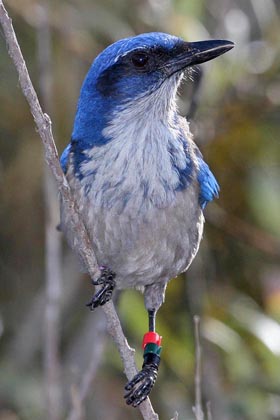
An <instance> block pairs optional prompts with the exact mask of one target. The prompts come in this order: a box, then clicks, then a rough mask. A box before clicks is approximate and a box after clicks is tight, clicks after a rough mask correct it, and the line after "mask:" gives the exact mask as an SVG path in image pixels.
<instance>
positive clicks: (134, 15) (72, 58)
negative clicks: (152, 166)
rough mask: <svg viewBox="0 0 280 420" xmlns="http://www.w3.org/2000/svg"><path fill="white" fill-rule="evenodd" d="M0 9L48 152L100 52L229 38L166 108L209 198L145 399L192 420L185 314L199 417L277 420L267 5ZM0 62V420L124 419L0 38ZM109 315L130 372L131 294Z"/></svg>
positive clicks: (274, 65) (274, 52)
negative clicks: (128, 40)
mask: <svg viewBox="0 0 280 420" xmlns="http://www.w3.org/2000/svg"><path fill="white" fill-rule="evenodd" d="M5 4H6V6H7V8H8V10H9V13H10V15H11V17H12V18H13V24H14V27H15V30H16V32H17V36H18V39H19V42H20V44H21V47H22V51H23V54H24V57H25V60H26V62H27V65H28V68H29V71H30V75H31V78H32V81H33V83H34V85H35V87H36V90H37V91H38V95H39V97H40V100H41V103H42V104H43V106H44V110H46V111H47V112H48V113H49V114H50V116H51V118H52V121H53V129H54V133H55V139H56V142H57V147H58V150H59V152H60V153H61V151H62V150H63V148H64V146H65V145H66V144H67V143H68V141H69V139H70V136H71V130H72V122H73V117H74V113H75V107H76V102H77V97H78V94H79V89H80V85H81V83H82V80H83V78H84V76H85V74H86V72H87V69H88V67H89V66H90V63H91V61H92V60H93V58H94V57H95V56H96V55H97V54H98V53H99V52H100V51H101V50H102V49H103V48H105V47H106V46H107V45H108V44H110V43H112V42H114V41H116V40H118V39H120V38H123V37H126V36H131V35H134V34H138V33H141V32H149V31H163V32H168V33H172V34H174V35H177V36H180V37H182V38H184V39H186V40H190V41H195V40H202V39H209V38H221V39H223V38H225V39H229V40H232V41H234V42H235V43H236V47H235V49H234V50H232V51H231V52H230V53H228V54H226V55H225V56H222V57H220V58H219V59H217V60H214V61H213V62H210V63H209V64H206V65H204V66H203V70H204V71H203V77H202V81H201V84H200V86H199V89H198V90H197V89H194V87H195V86H196V84H195V82H191V81H187V82H186V83H185V85H184V86H182V88H181V91H180V96H179V98H178V102H179V105H180V109H181V112H182V113H183V115H186V114H187V113H188V112H189V110H190V107H191V115H190V116H191V128H192V131H193V133H194V134H195V140H196V142H197V144H198V145H199V147H200V148H201V150H202V152H203V154H204V156H205V159H206V161H207V162H208V163H209V164H210V166H211V168H212V169H213V171H214V173H215V175H216V177H217V179H218V181H219V183H220V186H221V194H220V198H219V200H216V201H215V203H212V204H210V205H208V208H207V211H206V229H205V235H204V240H203V243H202V245H201V248H200V252H199V255H198V256H197V258H196V260H195V262H194V263H193V265H192V267H191V269H190V270H189V271H188V273H187V274H186V275H182V276H181V277H180V278H178V279H176V280H173V281H172V282H171V283H170V284H169V287H168V289H167V295H166V302H165V304H164V306H163V307H162V309H161V310H160V312H159V315H158V326H157V330H158V332H159V333H161V334H162V335H163V337H164V342H163V345H164V348H163V352H162V363H161V370H160V375H159V379H158V382H157V385H156V387H155V388H154V390H153V392H152V395H151V399H152V402H153V405H154V408H155V410H156V411H157V412H158V413H159V415H160V418H161V419H171V418H172V417H173V415H174V412H175V411H178V413H179V419H182V420H186V419H189V420H193V419H194V418H195V417H194V414H193V412H192V406H193V405H194V339H193V316H194V314H199V315H200V316H201V344H202V347H203V373H202V388H203V403H204V409H205V407H206V403H207V402H208V401H210V403H211V413H212V418H213V419H214V420H277V419H280V260H279V257H280V183H279V179H280V3H279V1H278V0H247V1H243V0H211V1H209V2H207V1H206V0H130V1H128V0H118V1H113V0H60V1H57V0H49V1H47V0H46V1H45V2H39V1H36V0H21V1H20V2H19V1H17V0H6V1H5ZM0 51H1V53H0V104H1V105H0V107H1V108H0V109H1V113H0V197H1V198H0V282H1V283H0V419H1V420H17V419H22V420H33V419H48V420H61V419H68V420H70V419H71V420H75V419H86V420H87V419H92V420H96V419H98V420H107V419H112V420H120V419H140V418H142V417H141V415H140V413H139V411H138V410H134V409H132V408H128V407H126V406H125V403H124V400H123V386H124V384H125V383H126V379H125V377H124V375H123V368H122V365H121V362H120V358H119V355H118V353H117V350H116V348H115V346H114V344H113V343H112V341H111V339H110V338H108V337H107V334H106V333H105V332H104V328H105V327H104V319H103V317H102V311H100V310H97V311H96V312H94V313H90V312H89V311H88V310H87V309H86V308H85V303H86V302H87V301H88V300H89V298H90V296H91V294H92V287H91V286H90V282H89V279H88V277H87V276H86V275H82V274H81V273H80V271H79V267H78V264H77V262H76V258H75V256H73V255H72V253H71V251H70V250H69V249H68V247H67V245H66V244H65V242H64V240H63V238H62V237H61V234H60V233H59V232H57V231H56V229H55V227H56V225H57V224H58V222H59V215H58V197H57V192H56V190H55V187H54V186H53V183H52V180H51V178H49V176H48V172H47V171H46V169H45V168H44V160H43V152H42V146H41V142H40V139H39V137H38V134H37V133H36V130H35V128H34V123H33V119H32V117H31V115H30V112H29V109H28V106H27V104H26V102H25V100H24V98H23V95H22V93H21V90H20V88H19V83H18V78H17V75H16V72H15V69H14V67H13V65H12V63H11V61H10V59H9V57H8V54H7V51H6V47H5V41H4V39H3V36H1V37H0ZM198 74H199V71H198V70H197V71H196V73H195V74H194V79H195V80H196V79H197V77H198ZM194 93H195V101H192V99H193V98H194ZM194 105H195V106H194ZM194 108H195V109H194ZM194 111H195V112H194ZM118 312H119V315H120V318H121V321H122V325H123V328H124V331H125V333H126V335H127V337H128V340H129V343H130V344H131V345H132V346H133V347H135V349H136V361H137V364H138V366H139V367H140V366H141V363H142V349H141V339H142V335H143V334H144V333H145V332H146V330H147V317H146V312H145V310H144V303H143V297H142V296H141V295H140V294H139V293H138V292H133V291H126V292H124V293H123V294H121V295H120V296H119V298H118ZM80 391H82V394H80ZM81 399H82V400H84V401H82V402H81ZM73 407H74V411H73ZM205 411H206V409H205ZM208 411H209V410H208ZM208 414H209V413H208ZM205 418H206V415H205ZM210 419H211V416H210V414H209V415H208V420H210Z"/></svg>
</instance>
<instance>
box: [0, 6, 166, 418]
mask: <svg viewBox="0 0 280 420" xmlns="http://www.w3.org/2000/svg"><path fill="white" fill-rule="evenodd" d="M0 23H1V26H2V29H3V32H4V37H5V40H6V44H7V49H8V52H9V55H10V57H11V59H12V61H13V63H14V65H15V67H16V70H17V72H18V76H19V83H20V87H21V89H22V92H23V94H24V96H25V98H26V100H27V102H28V104H29V107H30V111H31V113H32V115H33V118H34V121H35V125H36V127H37V130H38V132H39V135H40V137H41V140H42V142H43V146H44V152H45V160H46V162H47V164H48V166H49V167H50V169H51V172H52V174H53V176H54V178H55V181H56V183H57V187H58V190H59V193H60V196H61V199H62V201H63V204H64V207H65V211H67V213H68V216H69V220H70V226H69V228H70V229H72V231H73V233H74V234H75V239H76V244H75V250H76V252H77V253H78V254H79V255H80V257H81V258H82V260H83V262H84V264H85V265H86V267H87V270H88V272H89V275H90V277H91V278H92V279H96V278H97V277H98V276H99V275H100V272H99V268H98V265H97V261H96V257H95V255H94V252H93V249H92V246H91V243H90V240H89V236H88V234H87V231H86V228H85V226H84V224H83V222H82V220H81V219H80V217H79V214H78V212H77V210H76V205H75V201H74V198H73V196H72V194H71V190H70V187H69V185H68V182H67V180H66V178H65V176H64V173H63V171H62V169H61V166H60V163H59V158H58V153H57V149H56V146H55V143H54V139H53V134H52V125H51V120H50V118H49V116H48V115H47V114H44V113H43V111H42V108H41V106H40V103H39V100H38V97H37V94H36V92H35V90H34V87H33V85H32V82H31V80H30V77H29V74H28V70H27V67H26V64H25V61H24V58H23V56H22V53H21V50H20V47H19V44H18V42H17V38H16V35H15V31H14V29H13V25H12V20H11V19H10V17H9V16H8V13H7V11H6V9H5V7H4V5H3V2H2V0H0ZM103 310H104V312H105V314H106V319H107V329H108V331H109V333H110V334H111V336H112V338H113V339H114V341H115V343H116V345H117V348H118V351H119V353H120V356H121V359H122V361H123V364H124V371H125V374H126V376H127V378H128V379H129V380H130V379H132V377H133V376H134V375H135V374H136V372H137V369H136V365H135V361H134V357H133V350H132V349H131V348H130V347H129V345H128V343H127V340H126V337H125V335H124V333H123V331H122V327H121V324H120V320H119V318H118V315H117V313H116V310H115V308H114V305H113V303H112V302H109V303H107V304H106V305H105V306H104V307H103ZM139 408H140V411H141V414H142V416H143V418H144V419H147V420H157V419H158V415H157V414H156V413H155V412H154V410H153V407H152V405H151V403H150V400H149V399H147V400H146V401H144V402H143V403H142V404H141V405H140V407H139Z"/></svg>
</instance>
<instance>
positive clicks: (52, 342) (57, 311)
mask: <svg viewBox="0 0 280 420" xmlns="http://www.w3.org/2000/svg"><path fill="white" fill-rule="evenodd" d="M36 12H37V57H38V67H39V72H38V73H39V89H40V93H41V100H42V103H43V106H44V108H45V109H46V110H47V111H48V112H51V109H52V103H53V100H52V76H51V74H52V72H51V34H50V27H49V23H48V22H49V18H48V8H47V5H46V2H42V3H41V4H40V5H38V6H37V8H36ZM44 198H45V211H46V213H45V220H46V225H45V275H46V300H45V329H44V337H43V338H44V365H45V392H46V411H47V413H48V419H49V420H59V419H61V415H62V407H63V404H62V387H61V361H60V355H59V346H60V319H61V297H62V267H61V258H62V256H61V236H60V235H59V234H58V232H57V230H56V229H55V226H56V224H57V220H58V218H59V209H58V200H57V189H56V186H55V183H54V180H53V177H52V176H51V174H50V172H49V169H48V168H47V167H46V166H45V168H44Z"/></svg>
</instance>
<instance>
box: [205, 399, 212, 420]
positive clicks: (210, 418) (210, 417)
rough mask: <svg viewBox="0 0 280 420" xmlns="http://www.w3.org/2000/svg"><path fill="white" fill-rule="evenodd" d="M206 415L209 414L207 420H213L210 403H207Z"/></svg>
mask: <svg viewBox="0 0 280 420" xmlns="http://www.w3.org/2000/svg"><path fill="white" fill-rule="evenodd" d="M206 413H207V420H213V417H212V411H211V402H210V401H207V403H206Z"/></svg>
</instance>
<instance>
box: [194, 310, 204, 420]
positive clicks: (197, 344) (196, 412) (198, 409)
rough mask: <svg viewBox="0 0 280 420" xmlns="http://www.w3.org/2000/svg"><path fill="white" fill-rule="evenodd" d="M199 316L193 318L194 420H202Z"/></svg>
mask: <svg viewBox="0 0 280 420" xmlns="http://www.w3.org/2000/svg"><path fill="white" fill-rule="evenodd" d="M199 324H200V318H199V316H197V315H195V316H194V333H195V378H194V383H195V406H194V407H193V412H194V415H195V418H196V420H203V418H204V414H203V410H202V394H201V345H200V337H199Z"/></svg>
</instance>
